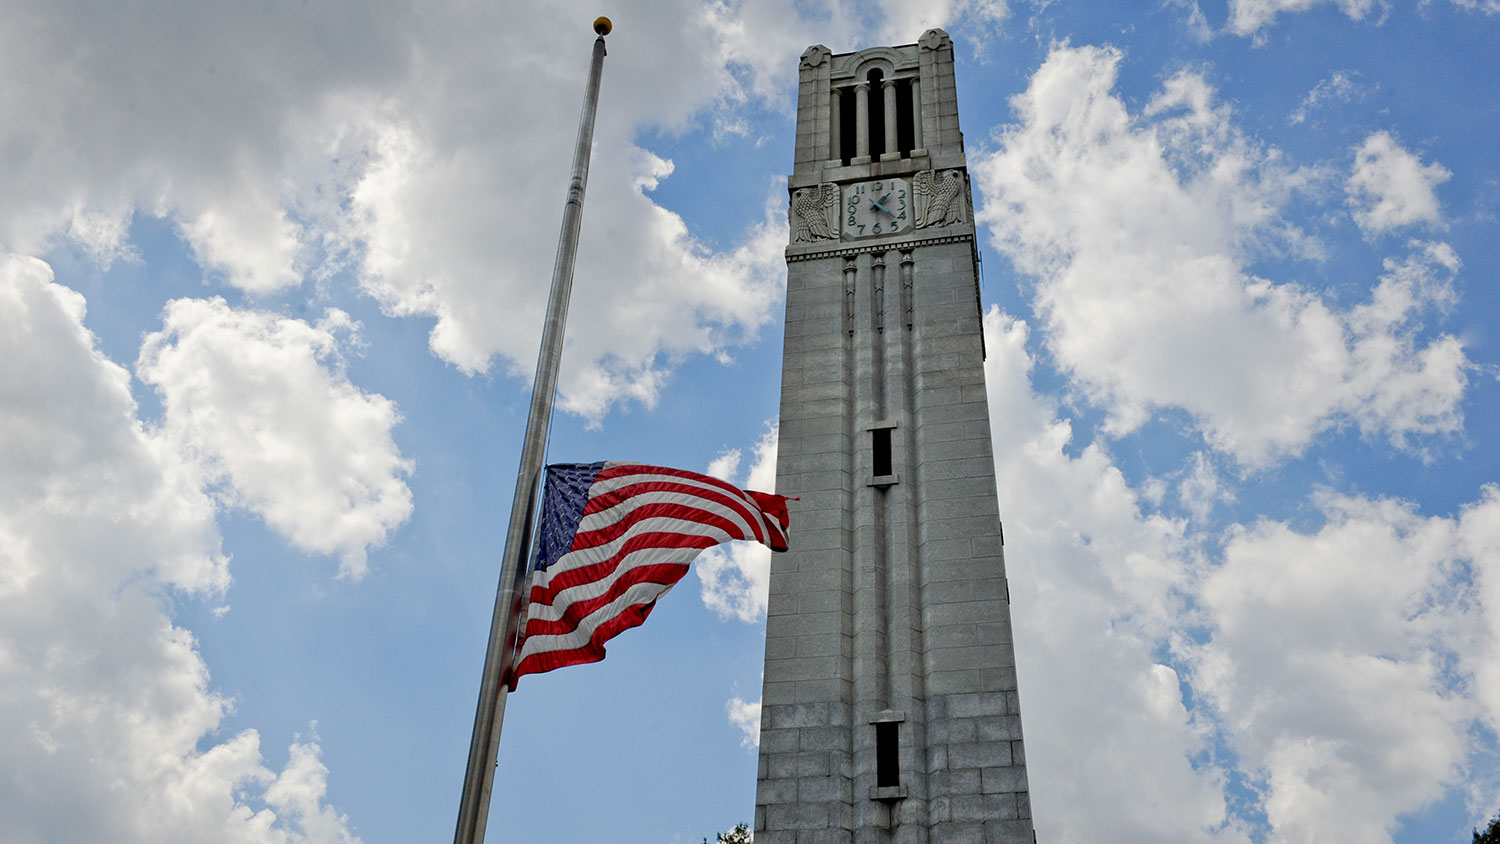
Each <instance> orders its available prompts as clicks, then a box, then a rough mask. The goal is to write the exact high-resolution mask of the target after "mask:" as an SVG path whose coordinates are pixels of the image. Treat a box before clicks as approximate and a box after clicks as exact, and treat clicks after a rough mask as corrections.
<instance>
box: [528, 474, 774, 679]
mask: <svg viewBox="0 0 1500 844" xmlns="http://www.w3.org/2000/svg"><path fill="white" fill-rule="evenodd" d="M787 522H788V517H787V509H786V499H785V498H783V497H782V496H779V495H772V494H769V493H761V492H747V491H745V490H741V489H739V488H737V487H735V486H734V485H732V484H729V483H725V482H724V481H721V480H719V479H718V478H713V477H710V476H708V475H702V474H698V473H696V472H686V471H682V470H680V469H666V468H663V467H660V466H646V465H641V464H637V463H607V464H605V467H604V469H603V470H602V471H600V473H599V475H598V476H597V477H596V478H595V480H594V484H593V486H591V487H590V488H589V497H588V502H587V504H586V506H585V509H584V511H583V517H582V519H581V520H580V522H579V525H578V532H577V534H576V536H575V538H574V540H573V544H572V545H571V546H570V548H569V550H568V552H567V553H565V554H564V555H563V556H562V557H560V558H559V559H558V560H557V561H556V562H555V563H553V564H552V565H551V566H550V567H548V568H547V569H546V570H545V571H534V572H532V574H531V577H530V578H529V583H528V589H527V603H526V610H525V614H524V615H523V617H522V620H521V640H520V644H519V647H518V649H517V651H516V656H515V660H514V662H513V663H512V665H513V667H512V669H511V674H510V686H511V687H512V688H514V687H515V684H516V680H518V679H519V678H520V677H521V676H522V675H524V674H536V673H540V672H543V671H551V670H552V669H554V668H561V667H563V666H565V665H577V664H580V663H586V662H598V661H599V660H601V659H603V658H604V643H605V642H607V641H609V640H610V639H612V638H614V637H615V636H616V635H618V634H620V633H622V632H624V631H625V630H628V629H630V628H632V627H636V626H638V625H639V624H641V623H642V622H643V621H645V620H646V616H648V615H650V613H651V610H652V608H653V607H654V606H655V604H656V600H657V599H658V598H660V597H661V596H662V595H665V594H666V593H667V591H668V590H670V589H671V588H672V586H673V585H674V584H676V583H677V581H678V580H681V579H682V577H683V575H685V574H687V571H688V563H690V562H692V560H693V558H695V557H697V556H698V554H699V553H700V552H701V551H702V550H703V549H704V548H709V547H712V546H714V545H718V544H719V543H721V542H727V541H729V540H734V539H750V540H755V541H757V542H760V543H762V544H765V545H767V546H769V547H770V548H771V549H772V550H776V551H785V550H786V548H787V536H786V529H787Z"/></svg>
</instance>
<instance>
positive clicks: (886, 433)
mask: <svg viewBox="0 0 1500 844" xmlns="http://www.w3.org/2000/svg"><path fill="white" fill-rule="evenodd" d="M870 441H871V442H870V444H871V446H873V448H874V458H875V459H874V465H873V466H872V474H874V475H875V477H877V478H878V477H880V476H881V475H889V474H890V473H891V429H890V428H876V429H875V430H873V431H871V432H870Z"/></svg>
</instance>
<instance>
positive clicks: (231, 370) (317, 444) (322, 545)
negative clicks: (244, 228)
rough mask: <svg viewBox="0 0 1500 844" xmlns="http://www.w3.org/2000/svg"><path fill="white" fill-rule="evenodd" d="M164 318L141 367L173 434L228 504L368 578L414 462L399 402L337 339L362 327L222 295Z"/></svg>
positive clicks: (337, 316) (405, 507) (179, 304)
mask: <svg viewBox="0 0 1500 844" xmlns="http://www.w3.org/2000/svg"><path fill="white" fill-rule="evenodd" d="M162 322H163V327H162V330H160V331H157V332H153V333H152V334H150V335H147V337H146V338H145V342H144V343H143V344H142V346H141V355H140V360H139V361H138V362H137V364H136V372H137V374H138V375H139V376H140V378H141V380H143V381H145V382H146V383H148V384H150V385H152V386H153V387H155V388H156V390H157V393H158V394H159V395H160V396H161V400H162V406H163V408H164V418H163V422H162V432H163V434H164V435H165V436H166V437H167V438H168V439H169V440H170V441H171V442H172V443H173V444H174V445H175V446H176V447H177V448H179V449H181V450H182V451H183V453H185V454H190V455H192V456H193V457H194V458H196V459H197V461H198V462H199V464H200V465H201V466H202V468H203V471H204V473H205V475H206V476H207V477H208V478H209V479H210V480H211V481H212V482H214V483H216V484H219V485H220V488H219V493H220V495H221V496H222V497H223V498H224V499H225V500H226V501H227V502H228V503H230V504H233V505H237V506H242V507H245V508H247V509H249V510H251V511H252V512H255V513H256V514H258V515H260V516H261V517H262V518H263V519H265V521H266V524H268V525H269V526H270V527H271V528H272V529H274V530H276V531H277V532H278V533H280V534H282V535H283V536H285V537H286V538H287V539H288V540H289V541H290V542H291V543H292V544H294V545H296V546H297V547H299V548H302V549H304V550H307V551H312V552H316V553H322V554H339V555H340V557H341V569H342V573H343V574H345V575H348V576H351V577H359V576H361V575H362V574H363V573H364V571H365V567H366V561H365V555H366V551H367V550H368V549H369V548H370V547H372V546H376V545H380V544H382V543H383V542H384V541H385V540H386V538H387V537H388V536H389V535H390V533H391V531H393V530H395V529H396V528H397V527H398V526H399V525H400V524H401V523H402V522H404V521H405V520H406V518H407V516H409V515H410V514H411V509H412V500H411V491H410V490H409V489H408V488H407V486H406V483H405V481H404V477H405V476H406V475H407V474H408V473H410V471H411V468H412V467H411V463H410V461H408V460H406V459H405V458H403V457H402V456H401V453H400V451H399V450H398V449H397V447H396V444H395V442H394V440H393V439H392V437H391V429H392V427H394V426H395V424H396V423H397V422H398V421H399V419H400V416H399V414H398V413H397V412H396V407H395V405H394V404H393V403H392V402H391V401H390V400H388V399H386V398H385V397H384V396H380V395H378V394H370V393H366V392H364V391H362V390H360V389H359V388H358V387H356V386H354V385H353V384H352V383H350V382H349V379H348V377H347V375H346V374H345V372H344V367H343V362H342V358H341V356H340V349H341V347H342V344H341V342H340V338H339V336H338V335H339V334H340V333H344V332H347V333H353V332H355V331H357V330H358V325H357V324H355V323H353V322H351V321H350V319H349V317H348V315H346V314H344V313H343V312H342V311H337V310H333V311H330V312H329V313H328V315H327V316H326V317H325V318H324V319H323V320H321V321H319V322H318V323H317V324H308V323H306V322H303V321H301V320H297V319H290V318H287V317H282V316H278V315H276V314H272V313H267V312H264V311H253V310H237V309H234V308H231V307H229V305H228V304H226V303H225V302H224V300H223V299H217V298H216V299H177V300H174V301H172V302H169V303H168V304H167V307H166V310H165V311H164V312H163V315H162Z"/></svg>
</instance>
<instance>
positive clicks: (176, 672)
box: [0, 256, 358, 844]
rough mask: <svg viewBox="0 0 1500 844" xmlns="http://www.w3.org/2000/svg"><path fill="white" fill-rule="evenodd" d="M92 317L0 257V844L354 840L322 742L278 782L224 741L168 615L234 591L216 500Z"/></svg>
mask: <svg viewBox="0 0 1500 844" xmlns="http://www.w3.org/2000/svg"><path fill="white" fill-rule="evenodd" d="M84 312H85V303H84V299H83V297H82V296H80V295H79V294H78V293H76V292H74V291H72V290H69V289H67V288H65V287H63V286H61V285H58V284H55V283H53V282H52V274H51V270H50V268H48V267H47V265H46V264H43V263H42V262H40V261H36V260H34V259H30V258H19V257H13V256H4V257H0V688H3V689H5V693H4V694H0V746H3V747H4V748H5V757H6V768H7V774H6V780H5V785H4V787H0V839H4V840H6V841H16V842H33V841H36V842H40V841H58V840H77V841H117V842H123V844H148V842H150V844H162V843H163V842H169V843H172V842H177V843H180V844H193V842H202V841H233V842H243V843H244V844H250V843H251V842H255V843H256V844H260V842H264V844H302V843H303V842H307V843H308V844H311V843H312V842H318V844H323V842H329V844H332V842H352V841H357V840H358V839H357V838H355V837H354V836H353V834H352V833H351V832H350V830H349V829H348V827H347V824H346V823H345V821H344V819H343V818H342V817H341V816H339V815H338V813H337V812H336V811H334V810H333V809H332V808H330V807H329V806H328V805H327V804H326V801H325V796H326V788H325V786H326V777H325V774H326V772H325V771H323V770H322V769H321V767H320V765H318V764H316V758H317V755H318V752H319V751H318V748H317V745H316V743H315V742H312V741H308V742H303V741H297V742H295V743H294V744H293V745H292V749H291V754H292V762H291V763H290V764H289V765H287V766H286V767H285V768H283V770H282V771H281V772H279V773H278V772H276V771H274V770H271V769H270V768H268V767H267V766H266V764H265V761H264V759H263V758H262V756H261V751H260V737H259V735H258V734H257V733H256V732H255V731H254V730H244V731H241V732H239V733H236V734H234V735H228V736H224V735H219V734H218V732H217V731H218V728H219V726H220V724H221V722H222V720H223V718H224V716H225V715H226V714H227V712H228V710H229V709H230V707H231V705H232V704H231V701H229V700H228V699H226V698H225V697H223V696H222V695H220V694H218V693H217V692H215V691H213V689H212V688H211V686H210V684H209V676H208V669H207V667H206V665H205V664H204V662H203V659H202V657H201V656H200V654H199V653H198V651H197V647H196V641H195V639H194V637H193V635H192V634H191V633H190V632H188V631H187V630H184V629H182V628H181V627H178V626H176V625H175V624H173V622H172V620H171V619H170V618H169V617H168V616H167V615H166V612H165V609H166V607H167V606H168V596H169V595H171V594H172V593H174V592H178V593H183V594H192V595H197V596H205V597H207V596H215V595H218V594H221V593H222V592H223V590H224V589H225V588H226V587H227V586H228V584H229V572H228V560H227V559H226V557H225V555H224V554H223V553H222V551H221V548H220V538H219V533H218V529H217V526H216V525H215V523H214V505H213V501H212V500H211V499H210V498H209V497H208V496H207V495H206V494H205V493H204V492H203V490H202V489H201V488H200V487H199V484H198V482H199V480H200V477H199V473H198V471H197V469H196V467H194V466H193V465H192V464H191V463H190V462H189V461H187V460H185V459H183V457H182V456H181V455H179V454H178V453H177V451H176V449H175V448H174V445H173V443H171V442H170V441H169V440H168V438H166V437H164V436H162V435H161V434H159V433H157V432H153V431H149V430H147V429H146V428H144V427H143V426H142V424H141V423H140V421H139V420H138V418H137V416H136V406H135V402H134V400H133V399H132V398H131V394H130V375H129V373H128V372H127V371H126V370H125V369H124V368H122V367H120V366H119V365H117V364H115V363H113V362H112V361H110V360H108V359H107V358H105V357H104V356H103V355H102V354H101V353H100V352H99V351H98V349H97V347H96V344H95V342H94V338H93V336H92V335H91V334H90V333H89V332H88V330H87V329H86V328H84V326H83V322H82V321H83V317H84ZM309 759H310V760H312V761H311V762H309V761H308V760H309Z"/></svg>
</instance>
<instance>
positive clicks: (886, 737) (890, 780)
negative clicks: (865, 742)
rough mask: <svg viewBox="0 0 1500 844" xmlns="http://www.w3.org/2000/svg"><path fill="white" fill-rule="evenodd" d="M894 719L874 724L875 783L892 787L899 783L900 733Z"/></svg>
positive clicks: (883, 786) (878, 785)
mask: <svg viewBox="0 0 1500 844" xmlns="http://www.w3.org/2000/svg"><path fill="white" fill-rule="evenodd" d="M899 726H900V725H899V724H898V723H896V722H895V721H882V722H880V723H877V724H876V725H875V785H876V786H877V787H879V788H894V787H896V786H898V785H900V784H901V752H900V751H901V748H900V744H899V742H900V734H899V733H897V732H896V728H897V727H899Z"/></svg>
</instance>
